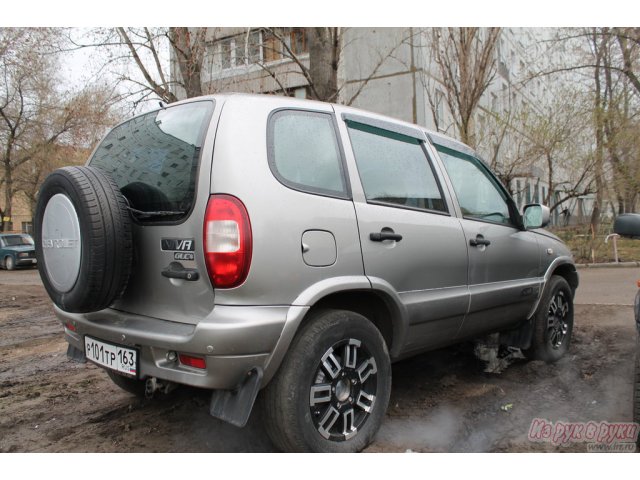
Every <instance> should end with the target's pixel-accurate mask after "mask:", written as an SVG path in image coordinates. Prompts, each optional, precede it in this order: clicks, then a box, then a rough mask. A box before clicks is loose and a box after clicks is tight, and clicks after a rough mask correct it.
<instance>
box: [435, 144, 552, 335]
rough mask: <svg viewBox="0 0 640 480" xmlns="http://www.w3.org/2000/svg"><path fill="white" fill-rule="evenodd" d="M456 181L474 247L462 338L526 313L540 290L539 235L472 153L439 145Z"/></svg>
mask: <svg viewBox="0 0 640 480" xmlns="http://www.w3.org/2000/svg"><path fill="white" fill-rule="evenodd" d="M435 147H436V150H437V151H438V154H439V156H440V158H441V159H442V161H443V164H444V167H445V170H446V171H447V173H448V175H449V179H450V180H451V183H452V185H453V189H454V191H455V194H456V197H457V199H458V203H459V205H460V209H461V213H462V217H463V218H462V219H461V220H460V222H461V224H462V227H463V230H464V235H465V240H466V245H467V248H468V251H469V291H470V294H471V304H470V309H469V314H468V315H467V318H466V319H465V321H464V324H463V326H462V329H461V331H460V335H459V336H460V337H469V336H474V335H476V334H480V333H485V332H490V331H496V330H498V329H500V328H503V327H507V326H509V325H510V324H513V323H515V322H517V321H518V320H522V319H524V318H526V316H527V314H528V313H529V312H530V311H531V309H532V307H533V304H534V302H535V300H536V299H537V297H538V293H539V289H540V278H539V269H540V254H539V247H538V243H537V239H536V235H535V234H534V233H532V232H528V231H524V230H521V229H520V228H519V227H518V226H517V224H518V220H517V218H516V215H517V212H516V211H515V208H514V204H513V202H510V199H509V197H508V194H507V192H506V191H505V190H504V189H503V188H502V186H501V185H500V184H499V182H498V181H497V180H496V179H495V177H494V176H493V175H492V174H491V172H490V171H489V170H488V168H487V167H486V166H485V165H484V164H483V163H482V162H481V161H480V160H478V159H477V158H475V157H474V156H473V155H470V154H468V153H464V152H461V151H457V150H455V149H453V148H450V147H447V146H443V145H438V144H436V145H435Z"/></svg>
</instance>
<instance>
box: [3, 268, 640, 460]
mask: <svg viewBox="0 0 640 480" xmlns="http://www.w3.org/2000/svg"><path fill="white" fill-rule="evenodd" d="M589 275H591V276H594V275H595V277H594V278H595V279H596V280H591V281H597V275H598V274H597V273H596V274H593V273H591V272H590V273H589ZM589 275H587V280H589ZM626 275H627V276H629V275H631V276H633V275H635V272H634V273H629V272H627V273H626ZM639 278H640V276H639ZM595 290H597V288H595ZM632 293H633V288H631V289H630V291H629V294H628V296H629V298H628V302H619V301H617V299H615V298H614V299H613V301H611V302H598V303H601V304H600V305H597V304H590V301H589V299H586V300H583V301H582V303H581V304H578V305H576V325H575V329H574V337H573V343H572V344H571V348H570V351H569V354H568V355H567V356H566V357H565V358H563V359H562V360H561V361H560V362H558V363H556V364H554V365H547V364H544V363H541V362H526V361H524V360H517V361H515V363H513V364H511V365H510V366H509V367H508V368H507V369H506V370H504V371H503V372H502V373H500V374H489V373H485V372H484V371H483V369H484V366H485V365H484V363H483V362H481V361H480V360H478V359H477V358H476V357H475V355H474V353H473V345H470V344H465V345H460V346H456V347H452V348H447V349H443V350H439V351H436V352H431V353H428V354H425V355H422V356H419V357H416V358H413V359H410V360H406V361H403V362H400V363H397V364H395V365H394V367H393V391H392V395H391V403H390V408H389V411H388V413H387V415H386V417H385V420H384V422H383V424H382V427H381V429H380V431H379V433H378V435H377V437H376V439H375V441H374V442H373V444H372V445H371V446H370V447H369V448H368V449H367V451H370V452H404V451H407V450H411V451H414V452H434V451H436V452H530V451H578V452H579V451H586V446H585V444H581V443H576V444H571V445H569V446H565V447H554V446H553V445H551V444H548V443H533V442H530V441H529V440H528V439H527V433H528V430H529V426H530V424H531V421H532V419H533V418H545V419H548V420H551V421H557V420H565V421H581V422H587V421H589V420H595V421H600V420H605V421H609V422H625V421H631V420H632V406H631V405H632V403H631V398H632V371H633V355H634V349H635V329H634V326H633V313H632V307H631V306H630V304H631V302H632V298H633V297H632V296H631V294H632ZM626 296H627V294H626V293H625V297H624V298H626ZM612 303H613V305H612ZM620 303H625V304H624V305H620ZM208 403H209V394H208V393H207V392H206V391H202V390H198V389H191V388H182V389H179V390H176V391H174V392H172V393H171V394H169V395H167V396H163V397H159V398H155V399H153V400H151V401H146V400H145V401H143V400H138V399H136V398H135V397H132V396H131V395H129V394H127V393H125V392H123V391H121V390H120V389H119V388H118V387H116V386H115V385H114V384H112V382H111V381H110V380H109V378H108V377H107V375H106V374H105V373H104V372H103V371H102V370H101V369H100V368H98V367H96V366H94V365H92V364H78V363H73V362H71V361H70V360H68V359H67V357H66V343H65V342H64V340H63V335H62V327H61V325H60V324H59V323H58V321H57V320H56V319H55V317H54V316H53V313H52V308H51V303H50V301H49V299H48V297H47V296H46V293H45V291H44V289H43V287H42V286H41V285H39V282H38V279H37V272H35V271H19V272H6V271H0V452H270V451H273V450H274V447H273V446H272V445H271V443H270V441H269V439H268V437H267V435H266V433H265V431H264V427H263V425H262V421H261V418H260V413H259V409H255V410H254V412H253V414H252V417H251V419H250V421H249V424H248V426H247V427H245V428H244V429H237V428H235V427H232V426H230V425H227V424H225V423H223V422H220V421H218V420H215V419H213V418H211V417H210V416H209V415H208Z"/></svg>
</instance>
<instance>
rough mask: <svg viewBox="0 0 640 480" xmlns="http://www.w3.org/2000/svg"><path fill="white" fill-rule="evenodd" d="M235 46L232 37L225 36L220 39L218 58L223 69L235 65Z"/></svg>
mask: <svg viewBox="0 0 640 480" xmlns="http://www.w3.org/2000/svg"><path fill="white" fill-rule="evenodd" d="M235 46H236V42H235V39H234V38H225V39H224V40H222V41H220V58H221V65H222V68H223V69H225V68H232V67H235V66H236V62H235Z"/></svg>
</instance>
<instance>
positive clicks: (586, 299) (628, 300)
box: [575, 267, 640, 305]
mask: <svg viewBox="0 0 640 480" xmlns="http://www.w3.org/2000/svg"><path fill="white" fill-rule="evenodd" d="M578 275H579V276H580V286H579V287H578V291H577V293H576V298H575V303H576V304H577V305H633V299H634V298H635V295H636V292H637V291H638V286H637V285H636V282H637V281H638V280H640V268H638V267H631V268H580V269H578Z"/></svg>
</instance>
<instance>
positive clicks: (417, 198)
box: [347, 121, 447, 212]
mask: <svg viewBox="0 0 640 480" xmlns="http://www.w3.org/2000/svg"><path fill="white" fill-rule="evenodd" d="M347 125H348V127H349V137H350V138H351V145H352V146H353V154H354V156H355V157H356V164H357V165H358V173H359V175H360V180H361V182H362V188H363V189H364V193H365V196H366V198H367V201H368V202H371V203H383V204H392V205H400V206H404V207H410V208H418V209H425V210H435V211H440V212H446V211H447V208H446V206H445V202H444V200H443V197H442V192H441V191H440V188H439V186H438V182H437V181H436V178H435V175H434V173H433V170H432V168H431V165H430V163H429V160H428V158H427V156H426V154H425V152H424V149H423V147H422V144H421V142H420V141H419V140H418V139H415V138H412V137H409V136H405V135H402V134H398V133H394V132H390V131H388V130H383V129H381V128H377V127H372V126H369V125H364V124H361V123H357V122H352V121H347Z"/></svg>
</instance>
